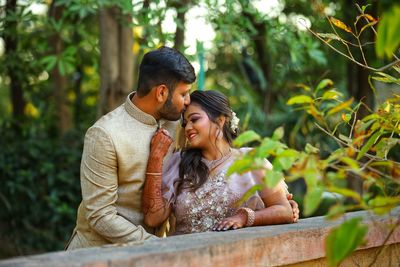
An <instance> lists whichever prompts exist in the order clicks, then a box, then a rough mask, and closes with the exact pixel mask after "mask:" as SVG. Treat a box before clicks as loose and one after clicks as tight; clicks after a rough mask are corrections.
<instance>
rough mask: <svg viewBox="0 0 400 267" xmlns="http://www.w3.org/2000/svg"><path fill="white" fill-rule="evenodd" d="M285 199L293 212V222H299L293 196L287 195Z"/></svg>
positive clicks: (298, 211) (296, 205) (297, 207)
mask: <svg viewBox="0 0 400 267" xmlns="http://www.w3.org/2000/svg"><path fill="white" fill-rule="evenodd" d="M287 199H288V200H289V203H290V206H291V207H292V212H293V222H294V223H296V222H298V221H299V213H300V210H299V205H298V204H297V202H296V201H294V200H293V194H288V195H287Z"/></svg>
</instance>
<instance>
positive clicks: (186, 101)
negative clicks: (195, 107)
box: [183, 94, 190, 107]
mask: <svg viewBox="0 0 400 267" xmlns="http://www.w3.org/2000/svg"><path fill="white" fill-rule="evenodd" d="M183 103H184V104H185V106H186V107H187V106H189V104H190V95H189V94H187V95H186V96H185V99H184V102H183Z"/></svg>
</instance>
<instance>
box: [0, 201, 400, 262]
mask: <svg viewBox="0 0 400 267" xmlns="http://www.w3.org/2000/svg"><path fill="white" fill-rule="evenodd" d="M356 216H361V217H363V218H364V221H363V223H365V224H367V225H368V226H369V231H368V234H367V242H366V244H364V245H363V246H362V247H360V248H359V249H358V250H357V251H356V252H355V253H353V255H352V256H351V257H349V258H347V259H346V261H345V262H343V264H342V266H369V265H370V264H371V263H372V262H375V264H374V266H399V265H400V227H397V228H396V229H395V230H394V232H393V234H392V235H391V237H390V238H389V239H387V236H388V233H389V232H390V228H389V224H390V223H394V222H395V221H396V220H397V218H399V217H400V207H399V208H396V209H395V210H393V212H392V214H391V216H384V217H379V216H375V215H372V214H370V213H368V212H365V211H361V212H352V213H347V214H346V217H347V218H353V217H356ZM340 222H341V221H334V222H331V221H325V219H324V218H323V217H314V218H309V219H302V220H300V221H299V223H296V224H290V225H274V226H262V227H250V228H244V229H239V230H235V231H227V232H210V233H202V234H191V235H184V236H175V237H169V238H166V239H160V240H152V241H148V242H144V243H140V244H135V245H129V246H108V247H101V248H89V249H80V250H75V251H70V252H54V253H47V254H42V255H36V256H28V257H19V258H13V259H9V260H4V261H0V267H5V266H96V267H100V266H163V267H164V266H194V267H195V266H235V267H236V266H287V265H289V266H326V259H325V258H324V257H325V251H324V239H325V237H326V235H327V234H328V232H329V230H330V229H331V228H332V227H334V226H335V225H338V224H339V223H340ZM386 239H387V240H386ZM385 240H386V244H385V246H382V244H383V243H384V242H385Z"/></svg>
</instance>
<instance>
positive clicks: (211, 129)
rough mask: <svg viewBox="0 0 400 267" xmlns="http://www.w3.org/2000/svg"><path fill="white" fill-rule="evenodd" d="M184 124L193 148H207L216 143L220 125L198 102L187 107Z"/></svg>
mask: <svg viewBox="0 0 400 267" xmlns="http://www.w3.org/2000/svg"><path fill="white" fill-rule="evenodd" d="M183 126H184V128H185V135H186V138H187V140H188V141H189V143H190V147H191V148H199V149H205V148H207V147H210V145H211V144H214V143H215V140H216V135H217V129H218V125H217V124H216V123H214V122H212V121H211V120H210V119H209V118H208V116H207V113H206V112H205V111H204V110H203V109H201V107H200V106H199V105H197V104H196V103H193V104H190V105H189V106H188V108H187V109H186V111H185V113H184V121H183Z"/></svg>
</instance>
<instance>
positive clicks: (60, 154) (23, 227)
mask: <svg viewBox="0 0 400 267" xmlns="http://www.w3.org/2000/svg"><path fill="white" fill-rule="evenodd" d="M35 124H38V125H40V123H39V122H37V121H35V122H33V123H32V124H30V125H25V126H24V127H23V128H20V127H18V126H16V125H14V124H12V123H9V122H6V123H3V124H2V125H1V126H0V133H1V139H0V147H1V148H2V153H1V154H0V177H1V179H2V186H1V188H0V203H1V204H0V205H1V206H2V207H3V208H2V212H1V213H0V221H1V226H2V229H1V231H0V234H1V235H2V237H3V238H4V239H3V240H4V241H6V244H3V246H2V250H3V253H4V254H3V253H1V255H0V256H2V257H4V256H15V255H21V254H26V253H32V252H41V251H48V250H54V249H58V250H61V249H63V248H64V246H65V244H66V241H67V240H68V237H69V235H70V234H71V232H72V229H73V227H74V225H75V219H76V209H77V206H78V204H79V201H80V182H79V166H80V157H81V151H82V139H83V137H82V135H83V133H82V132H71V133H70V134H68V135H66V136H65V137H63V138H62V139H56V138H54V137H53V136H51V135H50V134H49V133H50V131H49V129H46V128H42V127H38V126H35ZM7 247H10V251H7V250H6V248H7ZM11 248H13V249H11ZM8 253H9V254H8Z"/></svg>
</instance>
